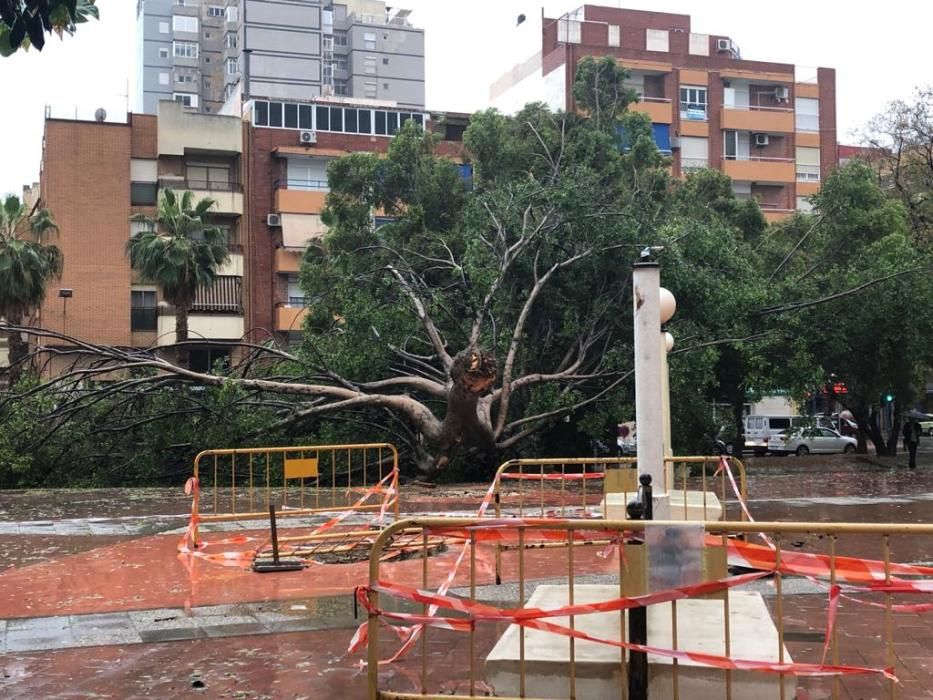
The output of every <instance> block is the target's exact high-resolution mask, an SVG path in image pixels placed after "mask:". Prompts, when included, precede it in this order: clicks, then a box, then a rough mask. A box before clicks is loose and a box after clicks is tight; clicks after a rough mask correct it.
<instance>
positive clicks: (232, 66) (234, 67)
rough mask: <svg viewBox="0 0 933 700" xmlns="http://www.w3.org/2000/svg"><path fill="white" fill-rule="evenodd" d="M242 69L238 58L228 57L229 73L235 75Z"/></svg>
mask: <svg viewBox="0 0 933 700" xmlns="http://www.w3.org/2000/svg"><path fill="white" fill-rule="evenodd" d="M238 70H240V67H239V66H238V65H237V60H236V59H235V58H228V59H227V75H234V74H236V72H237V71H238Z"/></svg>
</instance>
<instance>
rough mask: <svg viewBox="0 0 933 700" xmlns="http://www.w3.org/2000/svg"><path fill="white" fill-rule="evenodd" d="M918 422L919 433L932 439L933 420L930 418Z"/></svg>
mask: <svg viewBox="0 0 933 700" xmlns="http://www.w3.org/2000/svg"><path fill="white" fill-rule="evenodd" d="M918 422H919V423H920V431H921V432H922V433H923V434H924V435H929V436H930V437H933V418H931V419H930V420H921V421H918Z"/></svg>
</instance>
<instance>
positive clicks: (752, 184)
mask: <svg viewBox="0 0 933 700" xmlns="http://www.w3.org/2000/svg"><path fill="white" fill-rule="evenodd" d="M509 44H510V46H511V47H512V50H513V54H512V56H510V57H507V59H506V60H508V62H509V64H510V65H511V68H510V69H509V70H508V71H507V72H506V73H505V74H503V75H502V76H501V77H500V78H499V79H498V80H496V82H495V83H493V85H492V86H491V88H490V99H491V101H492V104H493V106H496V107H498V108H499V109H501V110H502V111H505V112H514V111H515V110H517V109H519V108H520V107H521V106H523V105H524V104H525V103H526V102H529V101H532V100H544V101H545V102H547V103H548V104H549V106H551V108H552V109H565V110H573V109H575V108H576V105H575V104H574V100H573V94H572V86H573V81H574V78H575V75H576V67H577V65H578V63H579V62H580V60H582V59H583V58H584V57H586V56H595V57H601V56H613V57H615V58H616V59H617V60H618V61H619V63H620V64H622V65H623V66H624V67H625V68H627V69H628V70H629V71H630V77H629V79H628V85H629V86H630V87H632V88H634V89H635V90H636V92H638V94H639V96H640V102H638V103H637V104H635V105H633V106H632V107H631V109H633V110H637V111H640V112H644V113H646V114H647V115H648V116H649V117H651V121H652V125H653V130H654V137H655V142H656V143H657V145H658V148H659V149H660V150H662V151H663V152H665V153H667V154H669V155H670V156H671V157H672V163H673V166H672V167H673V171H674V174H675V175H677V176H681V175H684V174H686V173H688V172H690V171H691V170H694V169H700V168H714V169H717V170H721V171H722V172H724V173H725V174H727V175H729V176H730V177H731V178H732V180H733V188H734V190H735V192H736V195H737V196H739V197H754V198H756V199H757V200H758V201H759V203H760V204H761V206H762V209H763V211H764V213H765V216H766V217H767V218H768V219H769V220H772V221H773V220H778V219H781V218H784V217H786V216H788V215H789V214H791V213H792V212H793V211H795V210H806V209H808V208H809V206H810V205H809V202H808V200H807V198H808V197H809V196H810V195H812V194H814V193H815V192H816V191H817V190H818V189H819V186H820V181H821V179H822V177H823V176H824V175H825V174H826V173H828V172H829V170H831V169H832V168H833V167H834V166H835V165H836V162H837V153H836V87H835V71H834V70H833V69H831V68H818V69H805V68H798V67H797V66H795V65H793V64H789V63H773V62H766V61H754V60H748V59H745V58H743V57H742V54H741V52H740V50H739V47H738V45H737V44H736V42H735V41H734V40H733V39H732V38H731V37H728V36H724V35H719V34H704V33H698V32H695V31H693V28H692V26H691V19H690V17H689V16H688V15H679V14H668V13H662V12H644V11H637V10H626V9H618V8H610V7H600V6H596V5H583V6H582V7H580V8H578V9H576V10H574V11H573V12H569V13H567V14H565V15H562V16H561V17H555V18H549V17H545V16H544V15H543V14H542V15H541V16H540V17H531V18H525V17H524V16H520V17H519V23H518V25H517V26H516V27H515V30H514V41H511V42H509Z"/></svg>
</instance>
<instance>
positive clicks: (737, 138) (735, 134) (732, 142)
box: [722, 130, 751, 160]
mask: <svg viewBox="0 0 933 700" xmlns="http://www.w3.org/2000/svg"><path fill="white" fill-rule="evenodd" d="M722 136H723V138H722V143H723V150H722V153H723V156H724V157H725V158H726V160H748V159H749V158H750V157H751V139H750V138H749V134H748V132H747V131H732V130H729V131H724V132H723V134H722Z"/></svg>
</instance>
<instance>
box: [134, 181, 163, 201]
mask: <svg viewBox="0 0 933 700" xmlns="http://www.w3.org/2000/svg"><path fill="white" fill-rule="evenodd" d="M158 190H159V185H158V183H155V182H131V183H130V204H132V205H133V206H136V207H147V206H154V205H155V203H156V201H157V200H158V195H159V192H158Z"/></svg>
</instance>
